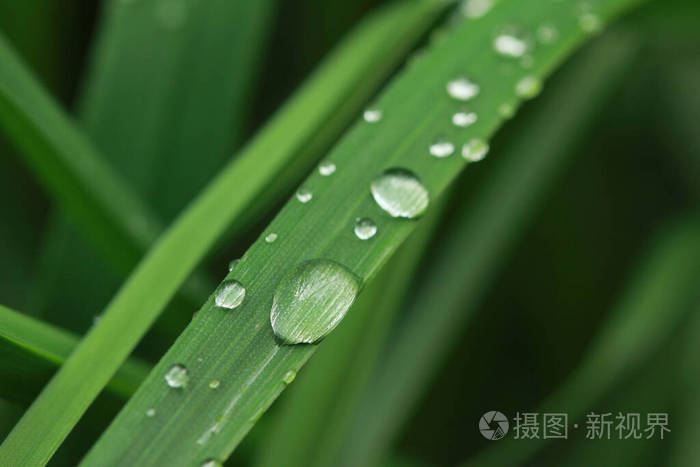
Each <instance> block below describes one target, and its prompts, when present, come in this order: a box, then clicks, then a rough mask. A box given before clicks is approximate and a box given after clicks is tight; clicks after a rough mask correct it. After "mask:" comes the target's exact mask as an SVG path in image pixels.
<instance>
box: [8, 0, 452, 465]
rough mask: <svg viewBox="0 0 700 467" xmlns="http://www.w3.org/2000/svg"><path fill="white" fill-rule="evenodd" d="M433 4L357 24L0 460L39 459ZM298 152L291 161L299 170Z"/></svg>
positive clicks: (182, 224)
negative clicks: (207, 257) (219, 242)
mask: <svg viewBox="0 0 700 467" xmlns="http://www.w3.org/2000/svg"><path fill="white" fill-rule="evenodd" d="M441 11H443V5H442V4H436V3H431V2H428V3H426V2H422V1H417V2H402V3H398V4H396V5H393V6H391V7H390V8H386V9H383V10H382V11H380V12H378V13H377V14H376V15H373V16H372V17H370V18H369V19H368V20H367V21H365V22H363V23H362V24H361V25H360V26H359V27H358V29H357V30H356V32H355V33H353V34H352V35H351V37H350V38H349V39H348V41H346V42H345V43H344V44H342V45H341V46H340V48H339V49H338V50H337V51H336V52H335V53H334V54H333V55H331V57H330V58H329V59H328V60H327V61H326V63H325V64H324V65H322V67H321V68H320V69H319V70H318V71H317V72H316V73H315V74H314V75H313V76H312V78H311V79H310V81H309V82H308V83H307V84H306V85H305V86H304V87H303V88H302V89H301V90H300V91H299V92H298V93H297V94H296V95H295V96H294V97H293V98H292V99H291V100H290V102H289V103H288V104H286V105H285V106H284V107H283V108H282V109H281V111H280V112H279V113H278V114H277V115H276V116H275V117H273V119H272V121H271V122H270V123H269V124H268V125H267V126H266V127H265V128H264V129H263V130H262V132H261V133H260V134H259V135H258V136H257V137H256V138H255V139H254V140H253V141H252V142H251V143H250V144H249V145H248V146H247V147H246V148H245V149H244V151H243V153H242V154H241V155H240V156H239V157H238V159H237V160H236V161H234V162H233V163H231V164H229V165H228V166H227V167H226V168H225V169H224V170H223V171H222V172H221V173H220V174H219V176H218V177H217V178H216V179H215V180H214V181H213V182H212V184H211V185H209V186H208V188H207V189H206V190H205V191H204V193H203V194H202V195H200V197H199V198H198V199H197V200H196V201H195V202H194V203H193V204H192V205H191V206H190V208H189V209H188V210H187V211H185V212H184V213H183V215H182V216H181V217H179V218H178V220H177V221H176V222H175V223H174V225H173V226H172V227H171V228H170V229H169V231H168V232H167V233H166V234H165V235H164V236H163V237H162V238H161V239H160V240H159V241H158V242H157V243H156V245H155V247H154V248H153V249H152V250H151V251H150V252H149V254H148V255H147V256H146V258H145V259H144V260H143V261H142V263H141V264H140V265H139V267H137V269H136V271H135V272H134V274H132V276H131V277H130V279H129V280H128V281H127V283H126V284H125V285H124V287H123V288H122V289H121V291H120V292H119V293H118V294H117V296H116V297H115V298H114V299H113V300H112V302H111V303H110V305H109V306H108V308H107V310H106V312H105V313H104V314H103V317H102V319H101V321H100V322H99V324H98V325H97V326H95V327H94V328H92V329H91V330H90V332H89V333H88V335H87V336H86V337H85V339H83V341H82V342H81V344H80V345H79V347H78V348H77V349H76V351H75V352H73V354H72V355H71V357H70V358H69V359H68V360H67V361H66V363H65V364H64V365H63V366H62V368H61V370H60V371H59V372H58V373H57V374H56V376H55V377H54V378H53V379H52V381H51V382H50V383H49V384H48V385H47V387H46V388H45V390H44V392H42V394H41V395H40V396H39V398H38V399H37V400H36V401H35V403H34V404H33V405H32V407H30V409H29V410H28V411H27V413H26V414H25V416H24V417H23V418H22V420H21V421H20V423H19V424H18V425H17V427H16V428H15V430H13V432H12V433H11V434H10V435H9V436H8V438H7V439H6V440H5V442H4V443H3V445H2V446H0V463H2V462H4V459H12V461H10V462H14V461H20V459H21V461H20V462H29V463H36V464H42V463H45V462H47V461H48V459H49V458H50V456H51V454H52V453H53V452H54V451H55V449H56V448H57V447H58V445H59V444H60V443H61V441H62V440H63V438H64V437H65V436H66V435H67V433H68V432H69V431H70V430H71V428H72V427H73V425H74V424H75V423H76V421H77V420H78V419H79V418H80V416H81V414H82V413H83V412H84V411H85V409H86V407H87V406H88V405H89V404H90V402H91V401H92V400H93V399H94V398H95V396H96V395H97V393H98V392H99V391H100V390H101V388H102V387H103V386H104V385H105V384H106V382H107V381H108V379H109V378H110V376H111V375H112V374H113V373H114V371H115V370H116V368H117V367H118V366H119V365H120V363H121V362H122V361H123V360H124V359H125V358H126V356H127V355H128V354H129V352H130V351H131V350H132V349H133V348H134V346H135V345H136V343H137V342H138V341H139V339H140V338H141V337H142V336H143V334H144V333H145V332H146V330H147V329H148V327H149V326H150V325H151V324H152V323H153V321H154V320H155V318H156V317H157V316H158V313H159V312H160V311H161V310H162V309H163V307H164V306H165V304H166V303H167V302H168V300H169V299H170V297H172V295H173V293H174V292H175V290H177V287H178V286H179V285H180V284H181V283H182V281H183V280H184V279H185V277H186V276H187V275H188V274H189V273H190V272H191V271H192V269H193V268H194V266H195V265H196V264H197V262H198V261H199V260H200V259H201V258H202V256H203V255H204V254H205V253H206V252H207V251H208V250H209V249H210V248H211V247H212V245H213V243H214V242H215V240H216V239H217V238H218V237H219V236H220V235H222V233H223V232H224V230H225V229H226V228H227V227H228V226H229V225H230V224H231V222H232V220H233V219H235V218H236V217H237V216H238V215H240V214H241V213H243V212H244V211H245V210H246V209H247V208H248V206H250V204H251V203H252V202H254V201H257V198H258V197H259V196H260V194H261V193H262V192H263V191H264V190H265V189H266V187H267V186H268V184H269V183H270V180H271V179H274V177H275V176H276V175H278V174H280V173H282V172H284V171H287V170H288V169H290V158H292V157H294V156H296V155H300V157H301V160H306V161H307V164H308V163H312V161H313V160H314V158H315V157H314V154H312V153H309V152H307V151H306V150H307V149H308V148H309V146H311V147H314V144H315V143H317V142H318V140H317V139H315V138H316V136H317V135H318V133H324V132H323V131H319V126H321V125H323V124H325V123H326V122H327V121H329V120H330V121H331V122H332V123H334V124H337V123H338V120H337V118H336V116H335V115H333V113H334V111H335V109H337V108H338V104H339V102H341V101H343V100H345V99H350V98H349V96H352V98H351V99H350V100H351V101H353V99H359V98H360V97H359V96H362V95H365V96H366V95H367V94H368V93H369V92H370V91H371V89H372V88H371V86H369V87H368V84H367V83H368V82H369V83H376V82H377V81H378V80H379V79H381V76H386V73H387V72H388V71H389V70H390V69H391V67H390V66H389V64H390V63H396V60H398V58H399V57H400V56H401V54H402V52H404V51H406V50H407V48H409V47H410V46H411V44H413V43H414V42H415V40H417V39H418V38H419V37H420V36H422V35H423V33H424V32H425V30H426V29H427V28H428V27H429V25H430V24H432V22H433V20H434V19H435V18H436V17H437V15H438V14H439V13H440V12H441ZM368 70H372V71H373V72H374V71H376V72H377V74H374V73H373V72H372V73H368ZM342 112H347V109H345V110H342ZM326 137H327V135H326ZM305 158H308V159H305ZM298 161H299V160H297V161H295V163H294V164H292V165H293V166H294V167H295V170H299V171H300V170H301V165H300V164H299V163H298ZM287 182H288V181H287ZM86 373H90V374H91V378H90V379H89V380H78V379H76V377H79V376H80V375H82V374H86ZM161 376H162V375H161ZM30 444H31V445H32V448H31V449H29V446H30Z"/></svg>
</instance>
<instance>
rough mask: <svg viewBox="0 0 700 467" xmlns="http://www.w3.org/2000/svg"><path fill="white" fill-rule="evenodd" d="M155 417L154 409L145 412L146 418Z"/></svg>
mask: <svg viewBox="0 0 700 467" xmlns="http://www.w3.org/2000/svg"><path fill="white" fill-rule="evenodd" d="M155 415H156V409H154V408H150V409H148V410H146V416H147V417H148V418H151V417H155Z"/></svg>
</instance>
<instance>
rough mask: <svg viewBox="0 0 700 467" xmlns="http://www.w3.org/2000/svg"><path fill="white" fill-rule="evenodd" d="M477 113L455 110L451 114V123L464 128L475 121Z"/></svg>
mask: <svg viewBox="0 0 700 467" xmlns="http://www.w3.org/2000/svg"><path fill="white" fill-rule="evenodd" d="M476 120H477V115H476V114H475V113H474V112H457V113H455V114H454V115H453V116H452V124H453V125H455V126H458V127H462V128H466V127H468V126H471V125H473V124H474V123H476Z"/></svg>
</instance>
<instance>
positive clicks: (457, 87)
mask: <svg viewBox="0 0 700 467" xmlns="http://www.w3.org/2000/svg"><path fill="white" fill-rule="evenodd" d="M447 93H448V94H449V95H450V96H451V97H452V98H453V99H457V100H459V101H468V100H469V99H472V98H473V97H475V96H476V95H477V94H479V85H478V84H476V83H474V82H473V81H470V80H469V79H468V78H465V77H461V78H457V79H453V80H452V81H450V82H449V83H447Z"/></svg>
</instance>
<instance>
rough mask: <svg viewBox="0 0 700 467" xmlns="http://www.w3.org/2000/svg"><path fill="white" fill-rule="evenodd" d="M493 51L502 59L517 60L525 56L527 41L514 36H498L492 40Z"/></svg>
mask: <svg viewBox="0 0 700 467" xmlns="http://www.w3.org/2000/svg"><path fill="white" fill-rule="evenodd" d="M493 49H494V50H495V51H496V52H497V53H498V54H500V55H503V56H504V57H511V58H518V57H522V56H523V55H525V52H527V49H528V45H527V41H526V40H525V39H524V38H522V37H519V36H517V35H515V34H499V35H498V36H496V38H495V39H494V40H493Z"/></svg>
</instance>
